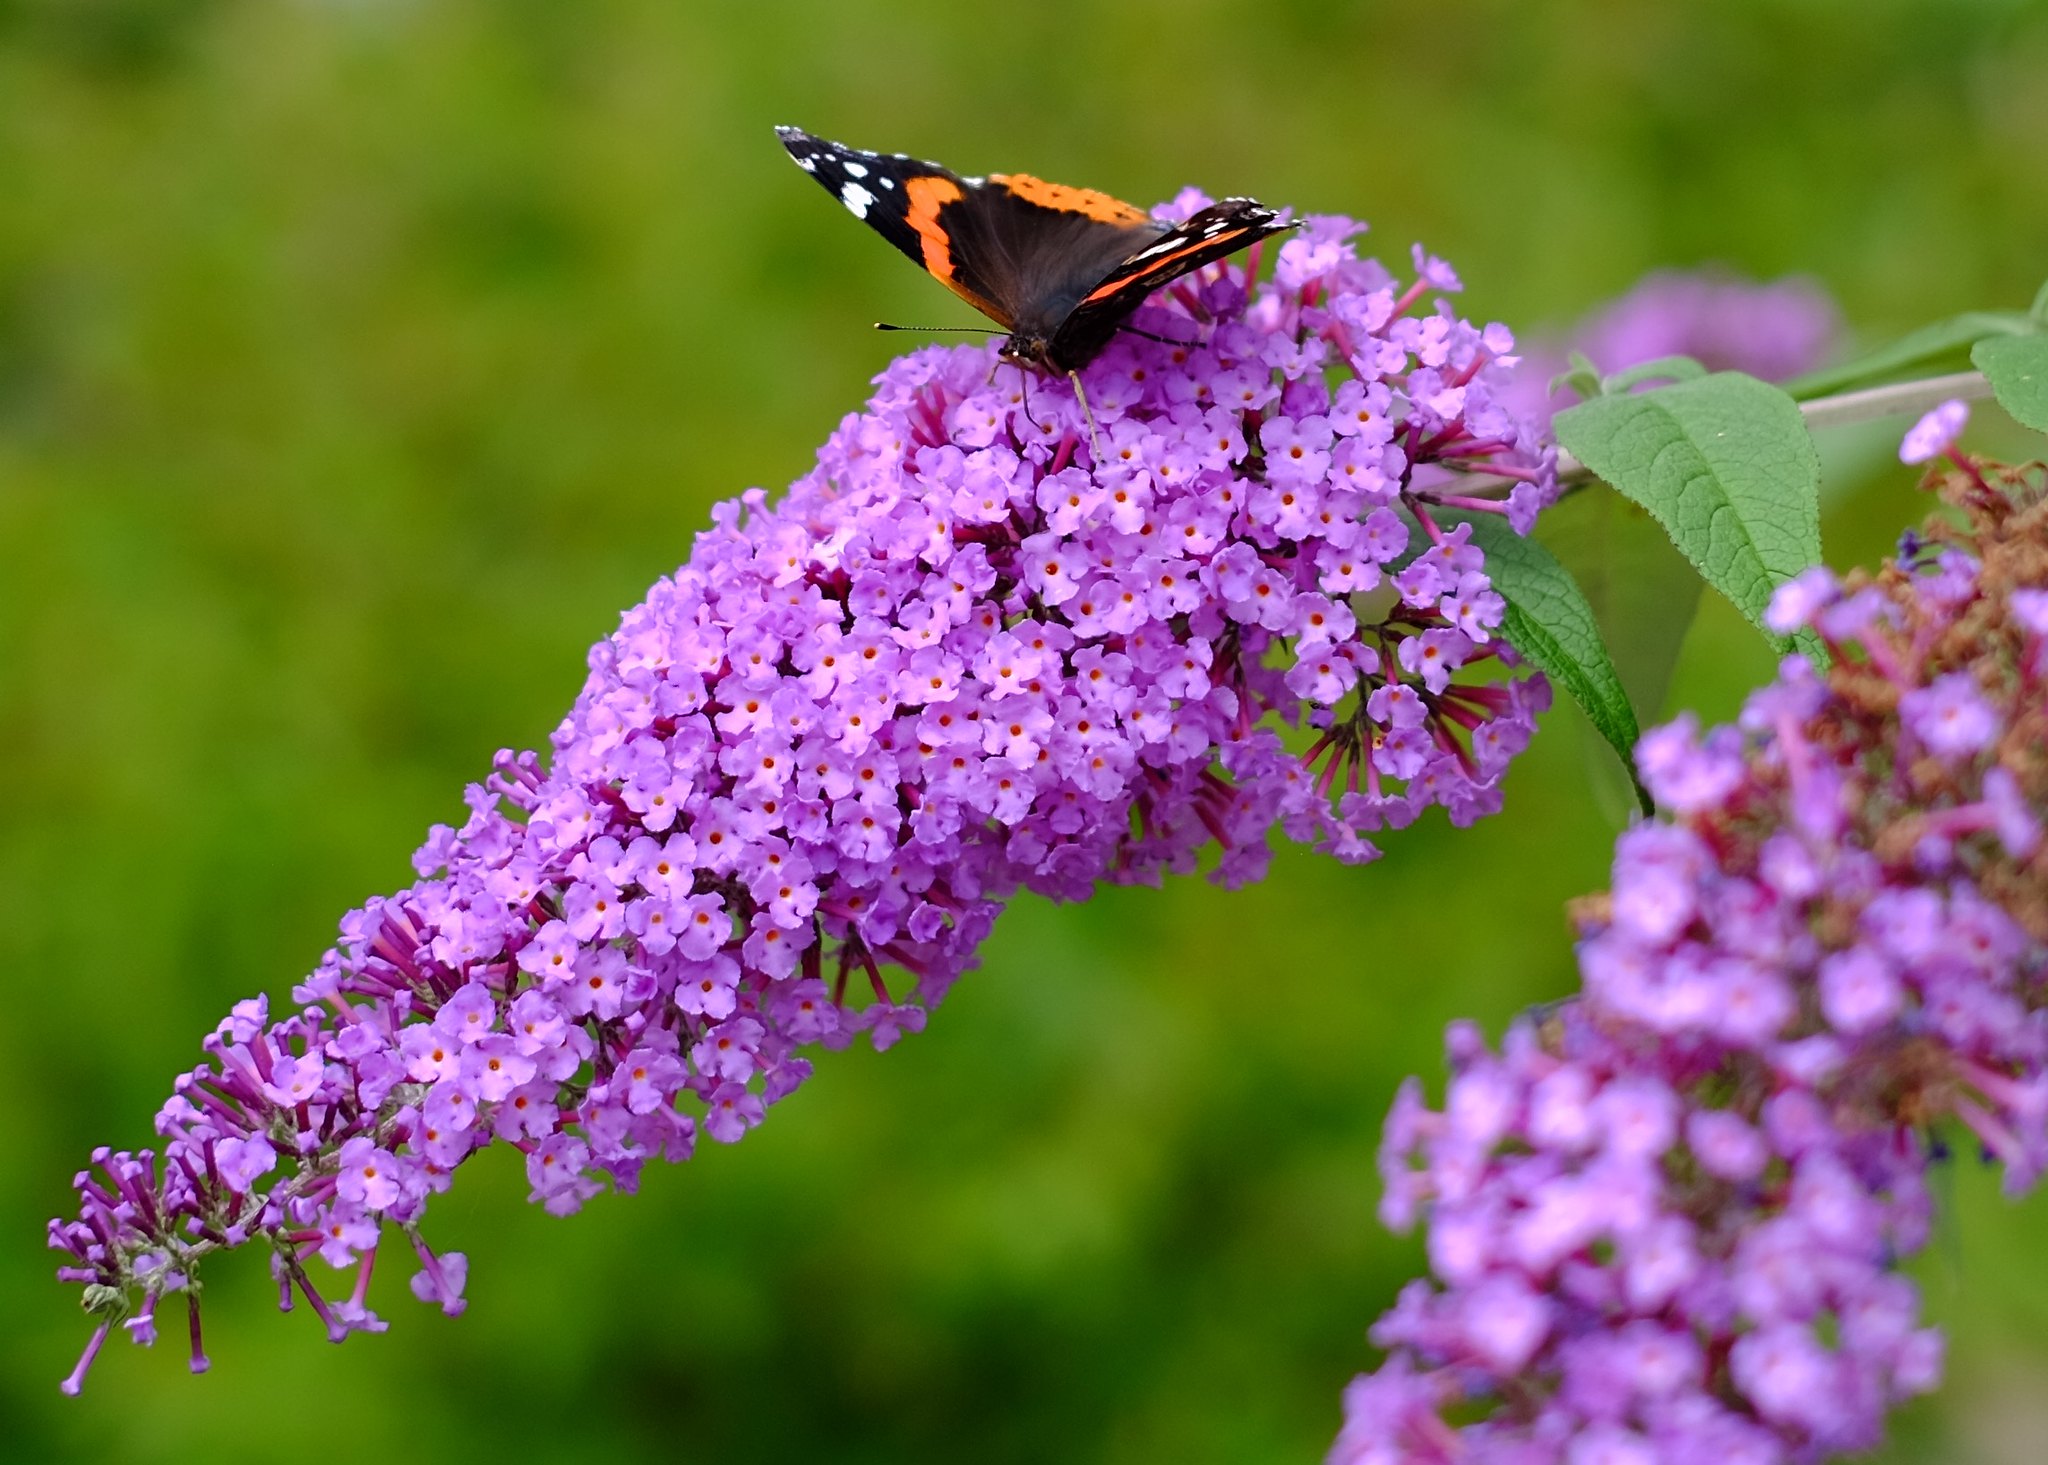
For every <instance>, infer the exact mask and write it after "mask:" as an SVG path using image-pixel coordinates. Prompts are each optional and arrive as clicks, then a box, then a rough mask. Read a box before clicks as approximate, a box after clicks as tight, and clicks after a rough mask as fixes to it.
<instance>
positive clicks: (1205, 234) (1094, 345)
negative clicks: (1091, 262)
mask: <svg viewBox="0 0 2048 1465" xmlns="http://www.w3.org/2000/svg"><path fill="white" fill-rule="evenodd" d="M1293 227H1294V225H1293V223H1292V222H1286V223H1283V222H1282V221H1281V219H1280V215H1279V214H1278V213H1277V212H1276V211H1275V210H1273V209H1269V208H1267V207H1266V206H1265V205H1264V204H1262V203H1258V202H1256V201H1255V200H1252V199H1249V198H1226V199H1224V200H1223V201H1222V202H1221V203H1213V204H1211V205H1209V207H1207V208H1205V209H1202V210H1200V211H1198V212H1197V213H1194V214H1192V215H1190V216H1189V217H1188V218H1187V219H1186V220H1185V221H1184V222H1182V223H1180V224H1178V225H1176V226H1174V228H1172V229H1171V230H1164V231H1162V232H1161V233H1160V234H1159V235H1158V236H1157V237H1156V238H1154V239H1151V240H1150V241H1149V242H1146V243H1145V244H1144V245H1143V246H1142V247H1141V248H1139V249H1137V250H1135V251H1133V252H1132V253H1131V254H1130V255H1129V256H1128V257H1126V258H1124V259H1122V260H1120V261H1118V262H1117V263H1115V264H1114V265H1113V266H1112V267H1111V268H1110V269H1109V271H1108V272H1107V273H1105V274H1103V275H1101V276H1099V277H1097V279H1096V281H1095V283H1094V284H1093V285H1091V286H1088V287H1086V288H1085V289H1084V290H1083V291H1082V292H1081V293H1080V295H1079V296H1078V298H1077V299H1076V300H1075V302H1074V304H1073V307H1072V309H1071V310H1070V311H1068V313H1067V314H1066V315H1065V317H1064V318H1062V319H1061V320H1060V322H1059V324H1058V327H1057V329H1056V330H1054V331H1053V332H1052V336H1051V346H1050V349H1049V351H1048V353H1047V354H1048V355H1049V356H1050V357H1051V358H1052V359H1053V361H1054V362H1055V363H1056V364H1057V365H1058V366H1059V367H1060V369H1061V370H1073V369H1076V368H1078V367H1080V366H1084V365H1086V364H1087V363H1088V362H1089V361H1091V360H1093V359H1094V357H1095V354H1096V353H1097V352H1099V351H1100V350H1101V349H1102V348H1103V346H1104V345H1105V344H1107V342H1108V340H1109V338H1110V337H1111V336H1112V335H1114V334H1115V332H1116V328H1117V327H1118V326H1120V325H1122V324H1123V322H1124V321H1125V320H1126V319H1128V318H1129V316H1130V314H1131V312H1132V311H1134V310H1136V309H1137V308H1138V306H1139V305H1140V304H1141V303H1143V301H1144V299H1145V297H1146V296H1148V295H1150V294H1151V293H1152V292H1153V291H1154V290H1157V289H1158V288H1159V287H1160V286H1162V285H1166V284H1170V283H1171V282H1172V281H1174V280H1177V279H1179V278H1180V277H1181V276H1182V275H1185V274H1188V273H1189V272H1190V271H1193V270H1198V269H1200V268H1201V267H1202V266H1203V265H1205V264H1211V263H1214V262H1215V261H1216V260H1219V259H1222V258H1223V257H1224V256H1225V255H1230V254H1235V253H1236V252H1237V251H1238V250H1240V249H1243V248H1244V247H1245V246H1246V245H1248V244H1252V243H1254V242H1256V241H1257V240H1260V239H1264V238H1265V237H1266V236H1267V235H1269V234H1278V233H1282V232H1284V231H1285V230H1288V229H1292V228H1293Z"/></svg>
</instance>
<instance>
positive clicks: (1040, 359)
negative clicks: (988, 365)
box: [997, 331, 1069, 372]
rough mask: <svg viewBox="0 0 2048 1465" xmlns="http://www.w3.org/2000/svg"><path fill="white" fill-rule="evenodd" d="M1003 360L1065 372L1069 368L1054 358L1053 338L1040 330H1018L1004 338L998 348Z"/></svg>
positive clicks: (1019, 364)
mask: <svg viewBox="0 0 2048 1465" xmlns="http://www.w3.org/2000/svg"><path fill="white" fill-rule="evenodd" d="M997 354H998V355H1000V356H1001V357H1002V358H1003V360H1005V361H1010V362H1014V363H1016V364H1017V365H1018V366H1036V367H1039V368H1041V369H1042V370H1045V371H1051V372H1065V371H1067V370H1068V369H1069V368H1068V367H1066V366H1064V365H1062V364H1061V363H1059V362H1057V361H1055V360H1053V355H1052V339H1051V337H1049V336H1046V335H1044V334H1041V333H1039V332H1035V331H1034V332H1025V331H1017V332H1015V333H1013V334H1012V335H1009V336H1006V337H1004V339H1003V344H1002V346H1001V347H1000V348H998V350H997Z"/></svg>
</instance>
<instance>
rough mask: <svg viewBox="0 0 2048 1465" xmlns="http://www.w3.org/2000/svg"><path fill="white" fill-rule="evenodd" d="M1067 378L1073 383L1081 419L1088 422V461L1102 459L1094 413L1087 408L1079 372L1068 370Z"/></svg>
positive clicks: (1100, 443) (1100, 442)
mask: <svg viewBox="0 0 2048 1465" xmlns="http://www.w3.org/2000/svg"><path fill="white" fill-rule="evenodd" d="M1067 380H1068V381H1070V382H1072V383H1073V384H1074V398H1075V400H1076V401H1078V402H1079V403H1080V404H1081V420H1082V421H1083V422H1085V423H1087V424H1088V461H1089V462H1091V463H1100V462H1101V461H1102V439H1101V438H1100V437H1098V436H1097V435H1096V432H1095V414H1094V413H1093V412H1090V411H1089V410H1088V394H1087V393H1086V392H1085V391H1083V390H1082V389H1081V373H1080V372H1078V371H1070V372H1068V373H1067Z"/></svg>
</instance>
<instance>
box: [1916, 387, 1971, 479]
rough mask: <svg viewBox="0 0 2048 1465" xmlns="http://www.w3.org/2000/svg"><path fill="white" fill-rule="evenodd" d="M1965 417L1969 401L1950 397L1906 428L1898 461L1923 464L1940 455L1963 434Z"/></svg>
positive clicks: (1968, 418) (1966, 420) (1966, 416)
mask: <svg viewBox="0 0 2048 1465" xmlns="http://www.w3.org/2000/svg"><path fill="white" fill-rule="evenodd" d="M1969 420H1970V404H1969V403H1968V402H1964V401H1962V400H1960V399H1958V398H1954V397H1951V398H1950V399H1949V400H1948V401H1946V402H1943V403H1942V404H1941V405H1940V406H1939V407H1936V408H1934V409H1933V410H1932V411H1931V412H1929V413H1927V414H1926V415H1925V416H1924V417H1922V418H1921V419H1920V420H1919V421H1918V422H1916V423H1914V424H1913V425H1912V427H1911V428H1909V429H1907V432H1906V436H1905V438H1904V440H1903V441H1901V442H1900V444H1899V461H1900V462H1901V463H1925V462H1929V461H1930V460H1932V459H1935V458H1938V457H1940V456H1941V455H1942V454H1943V453H1945V452H1947V451H1948V450H1949V449H1950V448H1951V447H1952V446H1954V444H1955V440H1956V439H1957V438H1959V437H1961V436H1962V435H1963V427H1964V425H1965V424H1966V423H1968V422H1969Z"/></svg>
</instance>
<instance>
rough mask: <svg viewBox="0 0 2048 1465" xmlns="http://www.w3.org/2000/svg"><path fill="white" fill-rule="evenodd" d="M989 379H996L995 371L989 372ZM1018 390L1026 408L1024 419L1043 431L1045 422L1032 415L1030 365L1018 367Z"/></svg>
mask: <svg viewBox="0 0 2048 1465" xmlns="http://www.w3.org/2000/svg"><path fill="white" fill-rule="evenodd" d="M996 364H997V365H999V366H1000V365H1001V364H1002V363H1001V362H998V363H996ZM989 380H990V381H994V380H995V373H994V372H990V373H989ZM1017 391H1018V394H1019V396H1020V398H1021V405H1022V407H1023V409H1024V420H1025V421H1026V422H1028V423H1030V424H1031V425H1032V426H1033V427H1034V428H1037V429H1039V430H1040V431H1043V430H1044V424H1043V423H1041V422H1040V421H1039V420H1038V419H1037V418H1036V417H1033V416H1032V415H1031V372H1030V369H1029V368H1028V367H1023V366H1019V367H1018V368H1017Z"/></svg>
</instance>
